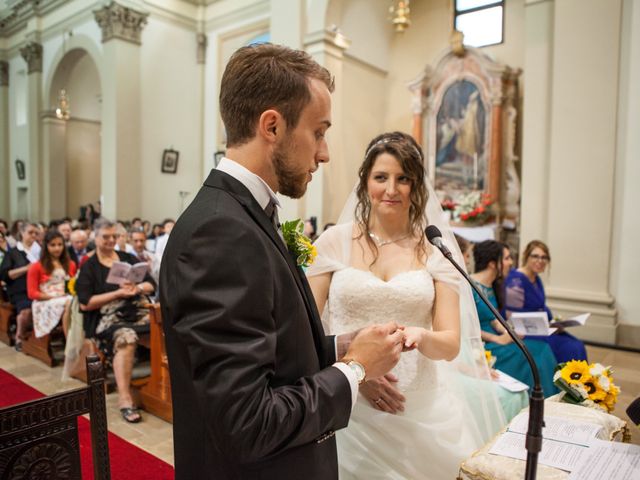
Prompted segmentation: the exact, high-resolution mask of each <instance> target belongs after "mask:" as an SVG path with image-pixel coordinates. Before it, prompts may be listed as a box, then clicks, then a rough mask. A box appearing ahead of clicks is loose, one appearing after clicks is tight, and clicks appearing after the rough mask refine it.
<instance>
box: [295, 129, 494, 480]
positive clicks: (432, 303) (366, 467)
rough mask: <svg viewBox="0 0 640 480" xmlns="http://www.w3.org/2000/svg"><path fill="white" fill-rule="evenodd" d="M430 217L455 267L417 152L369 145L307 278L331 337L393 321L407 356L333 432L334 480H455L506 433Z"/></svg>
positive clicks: (411, 144)
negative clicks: (428, 231) (430, 234)
mask: <svg viewBox="0 0 640 480" xmlns="http://www.w3.org/2000/svg"><path fill="white" fill-rule="evenodd" d="M354 215H355V218H354ZM426 217H428V219H429V221H430V223H435V224H437V225H439V226H440V227H441V231H443V232H445V231H446V233H445V237H444V238H445V242H446V243H447V244H448V246H449V248H450V249H451V250H452V251H454V248H455V249H456V250H455V254H457V258H458V260H460V261H462V256H461V254H460V252H459V249H457V244H456V243H455V241H454V240H452V239H453V236H452V233H451V231H450V229H449V228H448V226H447V225H446V224H444V225H442V224H439V223H438V221H439V220H441V218H442V216H441V210H439V204H438V201H437V199H436V197H435V194H433V193H431V195H430V194H429V192H428V185H427V182H426V175H425V170H424V166H423V156H422V152H421V150H420V147H419V146H418V144H417V143H416V142H415V141H414V140H413V138H411V137H410V136H409V135H406V134H404V133H400V132H393V133H386V134H383V135H380V136H378V137H376V138H374V139H373V140H372V141H371V143H370V144H369V146H368V148H367V151H366V154H365V160H364V163H363V164H362V166H361V167H360V171H359V182H358V184H357V185H356V188H355V193H354V194H352V198H351V199H350V201H348V202H347V205H346V206H345V209H344V211H343V215H342V217H341V219H340V221H339V223H338V225H337V226H335V227H332V228H330V229H329V230H327V231H326V232H325V233H324V234H323V235H322V236H321V237H320V238H319V239H318V240H317V241H316V243H315V245H316V247H317V250H318V257H317V259H316V261H315V262H314V264H313V265H312V267H311V268H310V269H309V271H308V272H307V276H308V277H309V283H310V285H311V289H312V291H313V294H314V297H315V299H316V303H317V305H318V309H319V311H320V312H321V313H322V314H323V321H324V322H325V326H326V328H327V330H329V331H330V333H332V334H336V335H339V334H342V333H346V332H350V331H353V330H356V329H359V328H362V327H364V326H366V325H369V324H374V323H384V322H387V321H391V320H393V321H396V322H397V323H399V324H402V325H405V336H406V340H405V347H407V349H413V350H412V351H409V352H407V353H403V354H402V357H401V359H400V362H399V363H398V365H397V367H396V368H395V369H394V371H393V375H389V376H387V378H386V379H383V380H379V381H375V382H374V381H370V382H366V383H365V384H363V385H362V386H361V388H360V394H359V396H358V401H357V403H356V404H355V406H354V409H353V413H352V416H351V420H350V422H349V427H348V428H347V429H345V430H342V431H340V432H338V433H337V439H338V455H339V466H340V478H341V479H350V478H367V479H373V478H379V479H409V478H411V479H418V478H432V479H444V478H456V476H457V474H458V469H459V465H460V462H461V461H462V460H463V459H465V458H467V457H469V456H470V455H471V454H472V453H473V451H474V450H476V449H477V448H479V447H480V446H482V445H483V444H484V443H485V442H486V441H487V440H488V439H489V438H490V437H491V436H492V435H493V434H495V433H496V432H497V431H498V430H499V429H500V428H501V427H502V426H503V425H504V418H503V416H502V411H501V409H500V407H499V402H498V400H497V398H496V395H495V389H494V387H493V385H492V384H491V381H490V380H489V372H488V368H487V365H486V361H485V360H484V352H483V347H482V343H481V341H480V330H479V323H478V320H477V317H476V316H475V306H474V304H473V298H472V296H471V292H470V290H469V289H468V287H467V286H464V285H462V284H460V283H459V276H458V274H457V272H456V271H455V270H454V269H453V267H451V266H450V264H449V263H448V261H447V260H446V259H445V258H444V257H443V256H442V255H441V254H440V252H439V251H437V250H436V249H434V248H432V247H431V246H430V245H429V244H428V243H427V241H426V239H425V236H424V233H423V232H424V228H425V226H426V222H427V218H426ZM462 264H463V265H464V263H463V262H462Z"/></svg>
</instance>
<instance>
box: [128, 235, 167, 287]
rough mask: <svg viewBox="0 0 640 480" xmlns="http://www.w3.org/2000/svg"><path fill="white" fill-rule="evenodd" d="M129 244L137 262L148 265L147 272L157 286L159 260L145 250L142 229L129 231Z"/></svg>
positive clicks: (145, 236)
mask: <svg viewBox="0 0 640 480" xmlns="http://www.w3.org/2000/svg"><path fill="white" fill-rule="evenodd" d="M129 242H130V243H131V246H132V247H133V255H134V256H135V257H136V258H137V259H138V261H139V262H147V263H148V264H149V272H150V273H151V276H152V277H153V279H154V280H155V281H156V284H157V282H158V275H159V274H160V259H159V258H158V256H157V255H156V254H155V253H153V252H150V251H148V250H147V249H146V245H147V235H146V234H145V233H144V230H143V229H142V227H140V228H137V229H133V230H132V231H131V233H130V234H129Z"/></svg>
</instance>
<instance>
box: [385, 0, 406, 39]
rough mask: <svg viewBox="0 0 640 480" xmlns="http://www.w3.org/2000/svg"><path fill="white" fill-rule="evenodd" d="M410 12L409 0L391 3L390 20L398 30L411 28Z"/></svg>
mask: <svg viewBox="0 0 640 480" xmlns="http://www.w3.org/2000/svg"><path fill="white" fill-rule="evenodd" d="M409 13H410V10H409V0H398V1H397V2H393V3H392V4H391V6H390V7H389V15H390V16H389V20H390V21H391V23H392V24H393V26H394V27H395V30H396V32H398V33H402V32H404V31H405V30H406V29H407V28H409V25H411V20H410V19H409Z"/></svg>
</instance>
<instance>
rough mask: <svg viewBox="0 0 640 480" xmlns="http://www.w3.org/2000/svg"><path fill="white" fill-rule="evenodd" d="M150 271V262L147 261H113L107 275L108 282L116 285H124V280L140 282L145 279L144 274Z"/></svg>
mask: <svg viewBox="0 0 640 480" xmlns="http://www.w3.org/2000/svg"><path fill="white" fill-rule="evenodd" d="M148 271H149V264H148V263H147V262H140V263H136V264H135V265H131V264H129V263H126V262H113V265H111V269H110V270H109V275H108V276H107V283H113V284H115V285H122V284H123V283H124V282H131V283H140V282H142V281H143V280H144V276H145V275H146V274H147V272H148Z"/></svg>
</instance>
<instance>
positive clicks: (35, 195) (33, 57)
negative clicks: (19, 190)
mask: <svg viewBox="0 0 640 480" xmlns="http://www.w3.org/2000/svg"><path fill="white" fill-rule="evenodd" d="M20 54H21V55H22V58H24V60H25V61H26V62H27V74H28V79H27V144H28V152H29V153H28V157H27V158H26V159H25V163H26V169H25V170H26V175H27V186H28V189H29V192H28V199H29V207H28V210H27V211H28V217H29V219H30V220H43V221H47V220H49V213H48V212H47V210H46V208H45V205H44V198H45V197H46V188H47V186H48V184H47V182H46V178H45V175H44V172H43V169H42V158H41V154H42V149H41V143H40V106H41V105H42V45H41V44H40V43H38V42H35V41H30V42H29V43H27V44H26V45H25V46H24V47H22V48H21V49H20Z"/></svg>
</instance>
